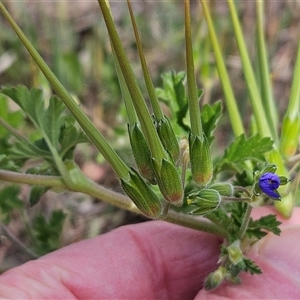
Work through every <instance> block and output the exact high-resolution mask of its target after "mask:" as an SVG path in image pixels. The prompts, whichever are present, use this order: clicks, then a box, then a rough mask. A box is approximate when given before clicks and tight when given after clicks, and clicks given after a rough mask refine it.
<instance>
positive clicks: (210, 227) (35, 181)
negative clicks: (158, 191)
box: [0, 170, 227, 237]
mask: <svg viewBox="0 0 300 300" xmlns="http://www.w3.org/2000/svg"><path fill="white" fill-rule="evenodd" d="M0 181H7V182H14V183H24V184H29V185H42V186H49V187H53V188H55V189H59V190H70V191H73V192H80V193H86V194H88V195H90V196H92V197H95V198H97V199H99V200H103V201H105V202H106V203H109V204H111V205H114V206H117V207H119V208H122V209H126V210H129V211H131V212H134V213H137V214H140V211H139V210H138V208H137V207H136V206H135V205H134V204H133V202H132V201H131V200H130V199H129V198H128V197H127V196H124V195H122V194H120V193H116V192H114V191H112V190H109V189H106V188H104V187H102V186H100V185H98V184H97V183H95V182H93V181H91V180H89V181H90V182H89V184H88V185H86V186H85V187H80V188H78V187H77V188H76V186H73V188H72V189H69V188H68V187H67V186H66V184H65V183H64V181H63V179H62V177H60V176H44V175H33V174H23V173H17V172H11V171H4V170H0ZM164 220H165V221H167V222H170V223H174V224H177V225H181V226H183V227H187V228H192V229H196V230H199V231H203V232H207V233H211V234H215V235H218V236H220V237H226V236H227V233H226V230H225V229H224V228H221V227H220V226H217V225H215V224H212V223H210V222H208V221H205V220H199V219H198V218H195V217H192V216H188V215H184V214H180V213H176V212H173V211H169V213H168V215H167V216H166V218H165V219H164Z"/></svg>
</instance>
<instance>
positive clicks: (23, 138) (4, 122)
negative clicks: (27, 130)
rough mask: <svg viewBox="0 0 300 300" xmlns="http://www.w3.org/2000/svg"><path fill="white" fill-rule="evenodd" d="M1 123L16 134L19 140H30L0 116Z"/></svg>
mask: <svg viewBox="0 0 300 300" xmlns="http://www.w3.org/2000/svg"><path fill="white" fill-rule="evenodd" d="M0 125H2V126H3V127H4V128H5V129H6V130H7V131H9V132H10V133H11V134H12V135H14V136H15V137H16V138H17V139H18V140H19V141H28V140H27V138H26V137H25V136H24V135H22V134H21V133H20V132H19V131H18V130H16V129H15V128H14V127H12V126H11V125H9V124H8V123H7V122H6V121H5V120H4V119H3V118H0Z"/></svg>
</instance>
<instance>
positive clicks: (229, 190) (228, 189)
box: [209, 182, 234, 197]
mask: <svg viewBox="0 0 300 300" xmlns="http://www.w3.org/2000/svg"><path fill="white" fill-rule="evenodd" d="M209 188H210V189H213V190H216V191H217V192H219V194H220V195H221V196H226V197H231V196H232V195H233V192H234V188H233V185H232V184H230V183H228V182H218V183H214V184H212V185H211V186H210V187H209Z"/></svg>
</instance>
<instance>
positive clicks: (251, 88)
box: [227, 0, 274, 139]
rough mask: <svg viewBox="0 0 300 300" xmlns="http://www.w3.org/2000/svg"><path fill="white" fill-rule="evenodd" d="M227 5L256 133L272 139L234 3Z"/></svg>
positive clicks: (229, 0)
mask: <svg viewBox="0 0 300 300" xmlns="http://www.w3.org/2000/svg"><path fill="white" fill-rule="evenodd" d="M227 3H228V6H229V11H230V16H231V20H232V23H233V28H234V33H235V37H236V41H237V45H238V48H239V52H240V56H241V61H242V65H243V71H244V75H245V78H246V84H247V87H248V93H249V97H250V101H251V106H252V108H253V113H254V116H255V121H256V124H257V128H258V132H259V134H260V135H261V136H262V137H272V134H271V131H270V126H269V124H268V122H267V119H266V114H265V110H264V108H263V105H262V101H261V97H260V93H259V91H258V87H257V84H256V80H255V77H254V73H253V69H252V66H251V62H250V58H249V55H248V51H247V47H246V43H245V40H244V37H243V33H242V29H241V26H240V22H239V19H238V16H237V11H236V8H235V5H234V2H233V1H232V0H227ZM273 139H274V137H273Z"/></svg>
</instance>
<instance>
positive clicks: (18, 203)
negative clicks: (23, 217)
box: [0, 185, 24, 223]
mask: <svg viewBox="0 0 300 300" xmlns="http://www.w3.org/2000/svg"><path fill="white" fill-rule="evenodd" d="M20 190H21V189H20V187H19V186H16V185H11V186H7V187H4V188H2V189H1V190H0V216H1V221H2V222H4V223H9V221H10V214H11V213H12V212H13V210H15V209H19V210H20V209H23V208H24V203H23V201H22V200H21V199H20V198H19V195H20Z"/></svg>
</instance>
